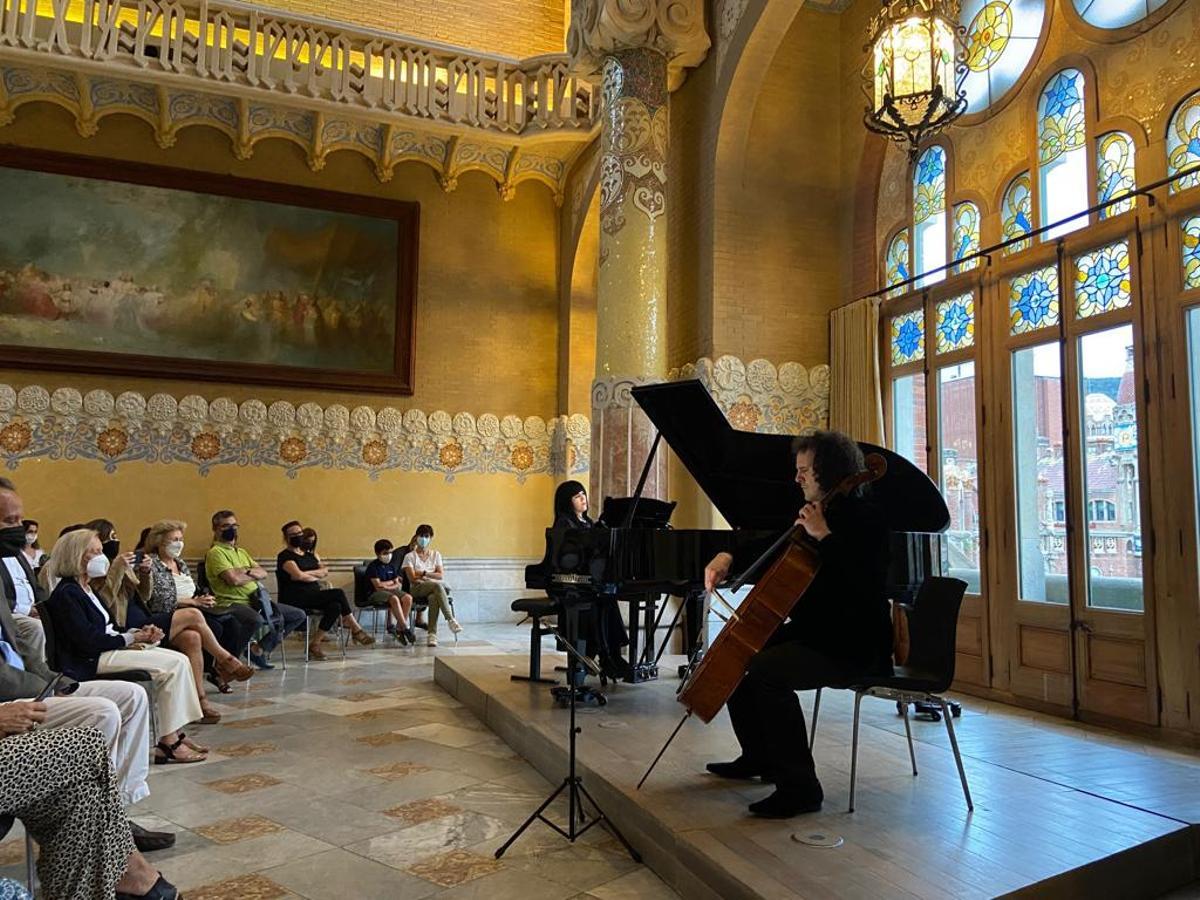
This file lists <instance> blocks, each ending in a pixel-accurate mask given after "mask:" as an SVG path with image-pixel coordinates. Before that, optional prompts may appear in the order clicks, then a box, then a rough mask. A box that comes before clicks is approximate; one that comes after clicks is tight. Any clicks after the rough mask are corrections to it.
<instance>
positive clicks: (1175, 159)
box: [1167, 91, 1200, 194]
mask: <svg viewBox="0 0 1200 900" xmlns="http://www.w3.org/2000/svg"><path fill="white" fill-rule="evenodd" d="M1196 165H1200V91H1196V93H1194V94H1192V95H1191V96H1190V97H1188V98H1187V99H1186V100H1184V101H1183V102H1182V103H1180V104H1179V107H1178V108H1177V109H1176V110H1175V115H1173V116H1171V124H1170V125H1169V126H1167V174H1168V175H1174V174H1175V173H1176V172H1182V171H1183V170H1184V169H1190V168H1191V167H1192V166H1196ZM1197 185H1200V172H1193V173H1192V174H1191V175H1187V176H1185V177H1183V178H1180V179H1179V180H1178V181H1173V182H1172V183H1171V193H1172V194H1175V193H1178V192H1179V191H1182V190H1184V189H1186V188H1193V187H1196V186H1197Z"/></svg>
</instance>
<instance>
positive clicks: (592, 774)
mask: <svg viewBox="0 0 1200 900" xmlns="http://www.w3.org/2000/svg"><path fill="white" fill-rule="evenodd" d="M560 661H561V660H560V658H558V657H557V656H556V655H555V654H547V655H545V656H544V657H543V665H544V667H545V669H546V670H547V671H549V670H551V669H552V667H553V666H554V665H555V664H556V662H560ZM522 668H523V661H521V660H520V659H514V657H513V656H459V657H445V658H443V657H439V658H438V659H437V661H436V664H435V667H434V677H435V679H436V681H437V683H438V684H439V685H441V686H442V687H443V688H444V689H445V690H446V691H448V692H449V693H450V694H451V695H453V696H454V697H456V698H457V699H458V700H459V701H460V702H462V703H463V704H465V705H466V706H467V707H468V708H469V709H471V710H472V711H473V712H474V713H475V714H476V716H478V717H479V718H480V719H481V720H482V721H483V722H484V723H485V724H486V725H487V726H488V727H489V728H491V729H492V730H493V731H494V732H495V733H496V734H498V735H499V736H500V737H501V738H503V739H504V740H505V741H506V742H508V744H509V745H510V746H511V747H512V748H513V749H514V750H516V751H517V752H518V753H520V754H521V755H522V756H524V757H525V758H526V759H527V760H529V761H530V762H531V763H532V764H533V766H534V767H535V768H537V769H538V770H539V771H540V772H541V773H542V774H543V775H544V776H545V777H546V778H548V779H550V780H551V781H552V782H555V783H557V782H559V781H561V779H562V778H563V776H564V774H565V771H566V742H567V715H568V713H567V711H566V710H565V709H559V708H557V707H556V706H555V705H554V703H553V700H552V698H551V697H550V696H549V690H548V688H547V687H546V686H545V685H530V684H528V683H524V682H513V681H511V680H510V678H509V676H510V675H512V674H514V673H520V672H521V670H522ZM673 669H674V667H673V666H670V667H664V671H673ZM677 684H678V682H677V680H676V679H675V678H674V677H673V676H667V677H664V678H662V679H660V680H658V681H655V682H647V683H644V684H639V685H624V684H623V685H619V686H618V687H616V688H610V689H609V692H608V705H607V706H604V707H600V708H586V709H585V708H583V707H580V716H579V724H580V726H581V727H582V729H583V731H582V733H581V734H580V736H579V741H580V742H579V760H580V772H581V773H582V775H583V778H584V784H585V786H586V787H587V789H588V790H589V791H590V792H591V793H592V795H593V796H595V798H596V799H597V800H598V801H599V803H600V804H601V806H602V807H603V808H604V811H605V812H606V813H607V814H608V815H609V817H610V818H611V819H612V820H613V821H614V822H615V823H616V824H617V825H618V827H620V828H621V830H622V831H623V832H624V834H625V836H626V837H627V838H628V839H629V840H630V841H631V842H632V843H633V845H634V846H635V847H637V849H638V850H639V851H640V852H641V853H642V854H643V856H644V857H645V860H646V863H647V864H648V865H649V866H650V867H651V868H653V869H654V871H655V872H656V873H657V874H658V875H659V876H660V877H661V878H662V879H663V880H664V881H665V882H666V883H667V884H669V885H671V886H672V887H673V888H674V889H675V890H677V891H678V892H679V893H680V894H681V895H682V896H684V897H686V898H689V900H690V898H693V897H696V898H701V897H719V898H726V900H728V898H736V897H806V898H864V900H865V898H872V900H875V898H883V897H935V898H962V897H992V896H998V895H1004V894H1009V893H1014V892H1017V893H1022V894H1028V895H1030V896H1038V897H1059V896H1061V897H1086V896H1103V897H1105V898H1114V897H1154V896H1158V895H1160V894H1162V893H1163V892H1166V891H1168V890H1171V889H1173V888H1177V887H1180V886H1182V885H1186V884H1189V883H1191V882H1193V881H1194V880H1195V879H1196V878H1197V877H1198V876H1200V866H1198V860H1200V828H1197V827H1194V824H1195V823H1197V822H1200V757H1198V756H1197V755H1195V754H1190V753H1187V752H1184V751H1175V750H1171V749H1164V748H1161V747H1157V746H1151V745H1147V744H1145V743H1143V742H1140V741H1138V740H1136V739H1131V738H1126V737H1123V736H1120V735H1116V734H1113V733H1111V732H1105V731H1102V730H1100V729H1094V728H1087V727H1084V726H1078V725H1076V724H1074V723H1069V722H1063V721H1061V720H1056V719H1053V718H1050V717H1046V716H1040V715H1037V714H1034V713H1030V712H1027V711H1024V710H1020V709H1017V708H1014V707H1009V706H1004V705H1002V704H995V703H988V702H986V701H982V700H977V699H976V698H972V697H962V698H959V699H961V700H962V701H963V705H964V709H963V714H962V717H961V718H960V719H957V720H956V721H955V726H956V732H957V735H958V740H959V744H960V747H961V749H962V753H963V763H964V766H965V767H966V770H967V778H968V780H969V783H970V787H971V793H972V797H973V799H974V801H975V811H974V812H973V813H968V812H967V808H966V804H965V802H964V800H963V795H962V790H961V787H960V785H959V781H958V774H957V771H956V769H955V766H954V757H953V755H952V754H951V752H950V748H949V743H948V741H947V738H946V730H945V727H944V725H942V724H941V723H930V722H914V723H913V737H914V740H915V741H916V742H917V743H916V753H917V766H918V769H919V771H920V775H919V776H918V777H916V778H914V777H913V776H912V773H911V769H910V767H909V762H908V751H907V748H906V746H905V740H904V727H903V723H902V721H901V719H900V718H899V717H898V716H897V715H896V710H895V705H894V704H892V703H887V702H884V701H882V700H875V699H872V698H866V699H864V700H863V713H862V725H863V727H862V730H861V735H860V745H859V766H858V790H857V797H856V806H857V809H856V811H855V812H854V813H852V814H850V813H847V812H846V807H847V799H848V793H849V771H850V726H851V716H852V711H853V697H852V695H851V694H849V693H848V692H846V691H826V692H825V693H824V696H823V697H822V702H821V711H820V720H819V722H818V727H817V737H816V758H817V766H818V772H819V774H820V776H821V780H822V783H823V785H824V788H825V806H824V809H823V810H822V811H821V812H820V813H816V814H811V815H807V816H802V817H798V818H795V819H792V820H789V821H782V822H780V821H764V820H760V819H755V818H752V817H750V816H749V815H747V813H746V805H747V804H748V803H750V802H752V801H753V800H756V799H759V798H761V797H763V796H766V794H767V793H768V792H769V791H770V787H769V786H763V785H758V784H755V783H741V782H739V783H733V782H727V781H722V780H720V779H717V778H714V777H712V776H710V775H707V774H706V773H705V772H704V763H705V762H708V761H710V760H717V759H732V758H733V757H734V756H736V753H737V750H736V743H735V741H734V738H733V732H732V729H731V728H730V726H729V721H728V718H727V717H726V715H725V713H722V714H721V715H720V716H719V717H718V718H717V719H715V720H714V721H713V722H712V724H710V725H703V724H702V723H700V722H699V721H689V722H688V723H687V724H686V725H685V726H684V728H683V730H682V731H681V732H680V734H679V736H678V737H677V738H676V739H675V742H674V744H672V746H671V749H670V750H668V751H667V754H666V756H665V757H664V758H663V760H662V761H661V762H660V763H659V765H658V768H657V769H655V771H654V774H653V775H651V777H650V780H649V781H648V782H647V783H646V785H645V787H643V788H642V790H641V791H635V790H634V788H635V785H636V784H637V781H638V779H639V778H640V777H641V775H642V773H643V772H644V771H645V769H646V767H647V765H648V764H649V762H650V760H651V759H653V757H654V754H655V753H657V751H658V749H659V748H660V747H661V745H662V743H663V741H665V740H666V738H667V736H668V735H669V734H670V732H671V730H672V729H673V728H674V727H675V724H676V723H677V722H678V720H679V718H680V715H681V714H682V708H681V707H680V706H679V705H678V703H677V702H676V701H675V696H674V693H675V688H676V686H677ZM802 702H803V704H804V708H805V710H806V713H807V711H809V710H810V709H811V704H812V694H811V693H806V694H805V695H804V696H803V697H802ZM531 811H532V810H531ZM532 829H536V830H538V831H539V832H548V829H547V828H546V827H545V826H544V825H542V824H541V823H535V824H534V825H533V826H531V830H532ZM813 833H820V834H824V835H833V836H837V837H841V838H842V839H843V843H842V844H841V846H839V847H836V848H833V849H825V848H817V847H811V846H806V845H803V844H800V843H798V842H796V841H795V840H793V835H794V834H804V835H807V834H813ZM531 839H532V840H539V841H544V840H546V835H545V834H544V833H539V834H538V835H537V837H536V838H531V837H524V838H522V840H531Z"/></svg>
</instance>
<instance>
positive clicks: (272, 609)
mask: <svg viewBox="0 0 1200 900" xmlns="http://www.w3.org/2000/svg"><path fill="white" fill-rule="evenodd" d="M212 529H213V543H212V546H211V547H209V548H208V554H207V555H206V556H205V557H204V573H205V575H206V576H207V577H208V582H209V586H210V587H211V588H212V592H213V596H214V597H215V598H216V601H217V602H216V604H215V605H214V607H213V611H214V612H219V613H228V614H229V615H232V616H233V617H234V618H235V619H237V620H238V623H239V624H240V625H241V626H242V627H243V628H245V629H247V630H248V631H250V632H251V633H253V631H255V630H257V629H258V627H259V625H262V624H264V623H265V624H266V626H267V629H268V632H269V633H268V634H267V635H266V636H265V637H264V638H263V641H262V644H261V646H257V645H255V644H253V643H252V644H251V645H250V660H251V662H253V663H254V664H255V665H256V666H258V667H259V668H260V669H272V668H274V666H272V665H271V663H270V662H269V661H268V659H267V658H268V657H269V656H270V655H271V651H272V650H274V649H275V648H276V647H277V646H278V645H279V642H280V641H282V640H283V639H284V638H285V637H287V635H288V634H290V633H291V632H293V631H295V630H296V629H297V628H300V627H302V626H303V625H305V624H306V623H307V621H308V617H307V616H306V615H305V614H304V611H303V610H301V609H296V607H294V606H288V605H287V604H286V603H274V602H273V601H272V600H271V595H270V594H269V593H268V592H267V589H266V587H265V586H264V585H263V581H264V580H265V579H266V577H267V573H266V570H265V569H263V567H262V566H260V565H259V564H258V563H256V562H255V561H254V557H252V556H251V555H250V554H249V553H247V552H246V551H245V550H243V549H242V548H241V547H239V546H238V543H237V540H238V520H237V516H236V515H235V514H234V512H233V510H229V509H222V510H220V511H218V512H215V513H213V517H212ZM260 612H261V613H263V616H262V617H261V618H260V616H259V613H260Z"/></svg>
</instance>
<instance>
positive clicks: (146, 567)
mask: <svg viewBox="0 0 1200 900" xmlns="http://www.w3.org/2000/svg"><path fill="white" fill-rule="evenodd" d="M151 565H152V563H151V561H150V557H149V556H143V557H142V561H141V562H140V563H138V564H137V570H138V574H139V575H145V574H146V573H147V572H149V571H150V566H151Z"/></svg>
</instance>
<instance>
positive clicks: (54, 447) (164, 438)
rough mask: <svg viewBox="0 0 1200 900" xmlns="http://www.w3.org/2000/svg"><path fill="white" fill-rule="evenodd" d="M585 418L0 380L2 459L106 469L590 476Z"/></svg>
mask: <svg viewBox="0 0 1200 900" xmlns="http://www.w3.org/2000/svg"><path fill="white" fill-rule="evenodd" d="M590 435H591V424H590V422H589V421H588V418H587V416H582V415H573V416H559V417H556V418H552V419H549V420H547V419H543V418H541V417H540V416H529V417H527V418H524V419H522V418H520V417H519V416H514V415H508V416H496V415H492V414H491V413H485V414H483V415H480V416H478V417H477V416H474V415H472V414H471V413H467V412H460V413H456V414H454V415H451V414H450V413H448V412H444V411H442V410H437V411H435V412H431V413H428V414H426V413H424V412H422V411H421V410H419V409H408V410H399V409H395V408H393V407H390V406H385V407H383V408H382V409H373V408H371V407H368V406H357V407H354V408H353V409H349V408H347V407H345V406H341V405H340V404H333V405H331V406H327V407H321V406H320V405H318V404H316V403H302V404H300V405H299V406H296V405H294V404H292V403H289V402H287V401H284V400H277V401H275V402H273V403H270V404H267V403H265V402H264V401H262V400H257V399H251V400H245V401H243V402H241V403H235V402H234V401H233V400H230V399H229V398H227V397H217V398H216V399H214V400H206V399H205V398H203V397H200V396H197V395H195V394H189V395H187V396H186V397H182V398H178V399H177V398H176V397H173V396H172V395H170V394H165V393H159V394H153V395H151V396H150V397H148V398H147V397H144V396H142V395H141V394H139V393H136V392H134V391H125V392H124V393H121V394H118V395H117V396H115V397H114V396H113V395H112V394H111V393H109V392H108V391H104V390H93V391H89V392H88V393H87V394H81V393H80V392H79V391H78V390H76V389H75V388H70V387H60V388H58V389H56V390H54V391H50V390H48V389H47V388H44V387H42V386H40V385H28V386H26V387H23V388H21V389H20V390H17V389H16V388H14V387H12V386H11V385H8V384H0V459H3V460H4V463H5V465H6V466H7V468H9V469H15V468H17V467H18V466H19V465H20V463H21V462H22V461H24V460H28V459H90V460H95V461H97V462H100V463H103V464H104V468H105V470H106V471H108V472H113V471H115V470H116V468H117V466H118V465H120V464H122V463H128V462H135V461H137V462H157V463H183V464H189V465H194V466H196V467H198V468H199V470H200V473H201V474H203V475H206V474H208V473H209V472H210V471H211V470H212V468H213V467H214V466H220V465H239V466H265V467H278V468H282V469H284V470H285V472H286V473H287V475H288V476H289V477H293V478H294V477H295V476H296V474H297V473H298V472H300V470H302V469H310V468H322V469H360V470H362V471H365V472H366V473H368V475H369V476H370V478H371V479H376V478H378V477H379V475H380V474H381V473H383V472H387V471H393V470H394V471H401V472H439V473H442V474H443V475H444V476H445V478H446V480H447V481H453V480H454V477H455V476H456V475H459V474H463V473H478V474H506V475H514V476H516V478H517V480H518V481H523V480H524V479H525V477H526V476H528V475H545V474H562V473H572V474H573V473H580V472H586V471H587V469H588V459H589V453H590Z"/></svg>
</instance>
